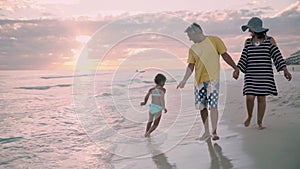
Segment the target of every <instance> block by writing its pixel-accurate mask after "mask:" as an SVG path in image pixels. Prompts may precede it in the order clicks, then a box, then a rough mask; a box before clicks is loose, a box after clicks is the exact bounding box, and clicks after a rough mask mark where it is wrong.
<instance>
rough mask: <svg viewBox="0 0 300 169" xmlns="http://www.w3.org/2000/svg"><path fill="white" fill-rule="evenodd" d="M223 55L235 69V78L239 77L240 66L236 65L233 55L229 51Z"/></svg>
mask: <svg viewBox="0 0 300 169" xmlns="http://www.w3.org/2000/svg"><path fill="white" fill-rule="evenodd" d="M221 56H222V58H223V59H224V61H225V62H226V63H227V64H228V65H230V66H231V67H232V68H233V69H234V72H233V78H235V79H237V78H238V77H239V68H238V67H237V66H236V64H235V63H234V61H233V60H232V58H231V56H230V55H229V54H228V53H227V52H225V53H223V54H222V55H221Z"/></svg>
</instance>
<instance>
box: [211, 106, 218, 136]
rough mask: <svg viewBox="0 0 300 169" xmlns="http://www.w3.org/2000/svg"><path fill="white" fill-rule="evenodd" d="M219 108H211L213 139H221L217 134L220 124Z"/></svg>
mask: <svg viewBox="0 0 300 169" xmlns="http://www.w3.org/2000/svg"><path fill="white" fill-rule="evenodd" d="M218 114H219V112H218V108H211V109H210V118H211V126H212V135H213V136H212V139H213V140H219V139H220V138H219V136H218V135H217V126H218V118H219V117H218Z"/></svg>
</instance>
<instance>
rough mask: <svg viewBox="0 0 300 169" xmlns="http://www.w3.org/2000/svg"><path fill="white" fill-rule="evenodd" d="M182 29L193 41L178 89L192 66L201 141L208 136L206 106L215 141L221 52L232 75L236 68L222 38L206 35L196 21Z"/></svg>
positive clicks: (237, 74)
mask: <svg viewBox="0 0 300 169" xmlns="http://www.w3.org/2000/svg"><path fill="white" fill-rule="evenodd" d="M185 32H186V33H187V35H188V37H189V38H190V40H191V41H193V42H194V44H193V45H192V46H191V48H190V50H189V57H188V60H187V62H188V66H187V69H186V72H185V75H184V78H183V80H182V81H181V82H180V83H179V85H178V86H177V88H184V86H185V84H186V81H187V80H188V78H189V77H190V76H191V74H192V73H193V71H194V69H195V92H194V93H195V106H196V109H199V110H200V114H201V118H202V122H203V124H204V129H205V132H204V134H203V135H202V136H201V137H200V140H206V139H208V138H210V134H209V125H208V120H207V119H208V105H209V106H210V116H211V123H212V140H218V139H219V136H218V135H217V123H218V98H219V79H220V55H221V56H222V58H223V59H224V60H225V62H226V63H227V64H229V65H230V66H231V67H232V68H233V69H234V72H233V77H234V78H235V79H237V78H238V76H239V69H238V68H237V66H236V64H235V62H234V61H233V60H232V58H231V57H230V55H229V54H228V53H227V49H226V47H225V45H224V43H223V41H222V40H221V39H220V38H219V37H216V36H205V35H204V34H203V31H202V28H201V27H200V25H198V24H197V23H193V24H192V25H190V26H189V27H188V28H187V29H186V30H185Z"/></svg>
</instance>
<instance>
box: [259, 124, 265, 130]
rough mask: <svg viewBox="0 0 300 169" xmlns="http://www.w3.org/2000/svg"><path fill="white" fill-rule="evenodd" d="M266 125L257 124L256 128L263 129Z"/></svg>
mask: <svg viewBox="0 0 300 169" xmlns="http://www.w3.org/2000/svg"><path fill="white" fill-rule="evenodd" d="M265 128H266V127H265V126H262V124H258V126H257V129H258V130H263V129H265Z"/></svg>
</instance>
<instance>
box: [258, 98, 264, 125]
mask: <svg viewBox="0 0 300 169" xmlns="http://www.w3.org/2000/svg"><path fill="white" fill-rule="evenodd" d="M265 110H266V96H257V125H258V129H259V130H262V129H264V128H265V127H263V126H262V121H263V118H264V114H265Z"/></svg>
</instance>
